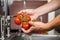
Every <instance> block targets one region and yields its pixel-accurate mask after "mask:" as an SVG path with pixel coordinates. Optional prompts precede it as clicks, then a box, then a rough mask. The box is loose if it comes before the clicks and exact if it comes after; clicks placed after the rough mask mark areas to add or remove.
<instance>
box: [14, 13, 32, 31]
mask: <svg viewBox="0 0 60 40" xmlns="http://www.w3.org/2000/svg"><path fill="white" fill-rule="evenodd" d="M30 20H31V18H30V16H29V15H24V14H23V13H19V14H18V15H17V16H16V17H15V18H14V22H15V24H17V25H22V28H24V29H25V30H27V29H29V28H30V26H31V25H30V24H29V21H30Z"/></svg>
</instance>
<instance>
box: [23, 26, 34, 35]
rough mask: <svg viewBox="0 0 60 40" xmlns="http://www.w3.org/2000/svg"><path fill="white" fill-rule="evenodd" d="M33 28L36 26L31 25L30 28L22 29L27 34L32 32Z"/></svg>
mask: <svg viewBox="0 0 60 40" xmlns="http://www.w3.org/2000/svg"><path fill="white" fill-rule="evenodd" d="M33 30H34V27H30V29H28V30H25V29H23V28H22V31H23V32H24V33H26V34H29V33H31V32H32V31H33Z"/></svg>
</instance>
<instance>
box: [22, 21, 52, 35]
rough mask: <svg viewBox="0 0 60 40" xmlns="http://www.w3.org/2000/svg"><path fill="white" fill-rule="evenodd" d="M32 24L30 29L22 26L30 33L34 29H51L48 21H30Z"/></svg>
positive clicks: (25, 31)
mask: <svg viewBox="0 0 60 40" xmlns="http://www.w3.org/2000/svg"><path fill="white" fill-rule="evenodd" d="M29 23H30V24H31V25H32V26H31V27H30V29H28V30H24V29H23V28H22V31H23V32H24V33H26V34H29V33H31V32H33V31H47V30H50V29H51V28H50V26H49V24H48V23H42V22H29Z"/></svg>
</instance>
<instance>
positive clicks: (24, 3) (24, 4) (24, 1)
mask: <svg viewBox="0 0 60 40" xmlns="http://www.w3.org/2000/svg"><path fill="white" fill-rule="evenodd" d="M23 6H24V9H26V0H23Z"/></svg>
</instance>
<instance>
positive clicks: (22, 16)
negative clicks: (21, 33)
mask: <svg viewBox="0 0 60 40" xmlns="http://www.w3.org/2000/svg"><path fill="white" fill-rule="evenodd" d="M17 17H18V18H19V19H20V20H21V21H23V18H24V15H23V14H22V13H20V14H18V15H17Z"/></svg>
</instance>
